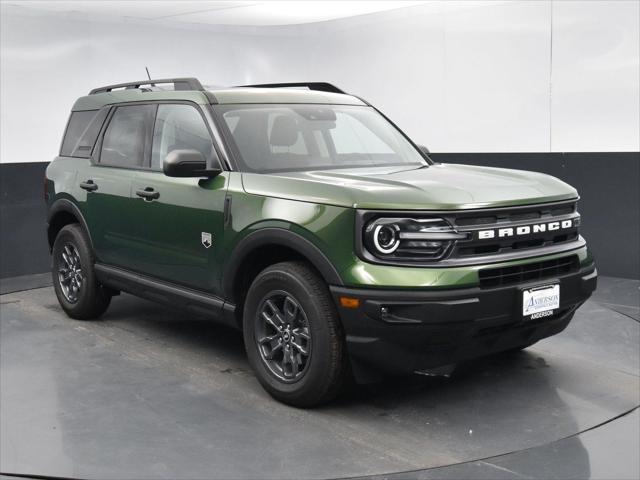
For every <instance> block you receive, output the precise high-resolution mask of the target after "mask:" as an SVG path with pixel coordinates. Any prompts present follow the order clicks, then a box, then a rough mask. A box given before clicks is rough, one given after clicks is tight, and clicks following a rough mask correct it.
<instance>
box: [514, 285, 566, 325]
mask: <svg viewBox="0 0 640 480" xmlns="http://www.w3.org/2000/svg"><path fill="white" fill-rule="evenodd" d="M558 308H560V285H545V286H543V287H536V288H529V289H527V290H524V291H523V292H522V316H523V317H525V318H528V319H531V320H534V319H536V318H542V317H548V316H551V315H553V312H554V310H556V309H558Z"/></svg>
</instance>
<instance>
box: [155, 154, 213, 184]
mask: <svg viewBox="0 0 640 480" xmlns="http://www.w3.org/2000/svg"><path fill="white" fill-rule="evenodd" d="M162 171H163V172H164V174H165V175H166V176H167V177H183V178H184V177H215V176H216V175H218V174H219V173H220V170H219V169H217V168H207V161H206V160H205V158H204V156H203V155H202V153H200V152H199V151H198V150H191V149H189V150H173V151H171V152H169V154H168V155H167V156H166V158H165V159H164V162H162Z"/></svg>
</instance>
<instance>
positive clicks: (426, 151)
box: [417, 145, 431, 157]
mask: <svg viewBox="0 0 640 480" xmlns="http://www.w3.org/2000/svg"><path fill="white" fill-rule="evenodd" d="M417 147H418V148H419V149H420V151H421V152H422V153H424V154H425V155H426V156H427V157H428V156H429V155H431V152H430V151H429V149H428V148H427V147H425V146H424V145H418V146H417Z"/></svg>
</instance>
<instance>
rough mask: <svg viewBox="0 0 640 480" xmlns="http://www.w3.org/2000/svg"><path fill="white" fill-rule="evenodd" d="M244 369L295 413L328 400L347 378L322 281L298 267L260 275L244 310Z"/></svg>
mask: <svg viewBox="0 0 640 480" xmlns="http://www.w3.org/2000/svg"><path fill="white" fill-rule="evenodd" d="M243 330H244V343H245V348H246V350H247V356H248V358H249V363H250V364H251V366H252V367H253V370H254V371H255V372H256V376H257V377H258V380H259V381H260V383H261V384H262V386H263V387H264V388H265V390H267V392H269V393H270V394H271V395H272V396H273V397H274V398H276V399H278V400H280V401H282V402H284V403H287V404H289V405H293V406H297V407H311V406H315V405H319V404H321V403H325V402H328V401H330V400H332V399H333V398H334V397H335V396H336V395H337V394H338V393H339V391H340V389H341V387H342V385H343V383H344V381H345V379H346V378H347V375H348V373H347V368H348V362H347V357H346V349H345V344H344V335H343V332H342V328H341V325H340V322H339V320H338V314H337V312H336V309H335V306H334V305H333V302H332V300H331V297H330V294H329V290H328V288H327V285H326V284H325V283H324V281H323V280H322V279H321V278H320V277H319V276H318V274H317V273H315V271H313V270H312V269H311V268H310V267H309V266H307V265H306V264H305V263H302V262H282V263H278V264H276V265H272V266H270V267H268V268H267V269H265V270H263V271H262V272H261V273H260V274H259V275H258V276H257V277H256V279H255V280H254V282H253V284H252V285H251V287H250V289H249V292H248V295H247V298H246V301H245V309H244V318H243Z"/></svg>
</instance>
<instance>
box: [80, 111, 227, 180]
mask: <svg viewBox="0 0 640 480" xmlns="http://www.w3.org/2000/svg"><path fill="white" fill-rule="evenodd" d="M143 105H153V106H155V110H154V113H153V122H150V123H151V131H150V132H147V136H146V138H145V153H144V155H145V159H144V165H145V166H144V167H127V166H122V165H108V164H105V163H101V162H100V155H101V152H102V142H103V140H104V135H105V133H106V131H107V128H108V127H109V124H110V123H111V119H112V117H113V114H114V112H115V111H116V109H117V108H118V107H126V106H143ZM159 105H190V106H192V107H194V108H195V109H196V111H197V112H198V113H199V114H200V116H201V117H202V120H203V121H204V124H205V126H206V127H207V130H208V131H209V135H210V137H211V143H212V144H213V148H214V150H215V153H216V157H217V158H216V159H211V162H216V165H215V166H216V167H220V168H221V169H222V170H226V171H233V168H231V164H230V162H229V160H228V158H229V157H228V156H225V155H226V151H228V150H223V149H222V148H221V147H220V145H219V144H218V141H217V139H218V138H222V135H221V134H220V133H219V128H218V126H217V125H215V124H214V126H215V128H216V130H215V131H216V132H217V133H218V135H215V134H214V133H213V132H214V130H213V129H212V126H211V122H210V120H209V119H208V118H207V116H206V115H205V113H204V112H203V110H202V108H201V107H202V105H200V104H198V103H196V102H192V101H189V100H153V101H149V100H145V101H137V102H135V101H134V102H122V103H113V104H109V105H105V106H103V107H102V108H108V109H109V110H110V111H109V113H108V114H107V117H106V118H105V121H104V123H103V125H102V128H101V129H100V132H99V133H98V138H97V140H96V142H95V145H94V148H93V151H92V154H91V156H90V157H89V159H90V161H91V164H92V165H93V166H95V167H105V168H119V169H124V170H133V171H142V172H152V173H162V171H160V170H154V169H153V168H151V149H152V146H153V132H154V129H155V123H156V118H157V115H158V106H159ZM210 117H211V121H213V120H214V115H211V116H210ZM147 144H148V147H149V150H148V151H147ZM222 151H224V152H225V155H223V154H222V153H221V152H222Z"/></svg>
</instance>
